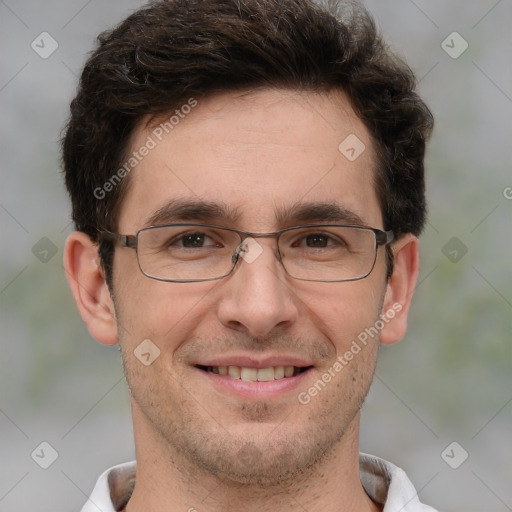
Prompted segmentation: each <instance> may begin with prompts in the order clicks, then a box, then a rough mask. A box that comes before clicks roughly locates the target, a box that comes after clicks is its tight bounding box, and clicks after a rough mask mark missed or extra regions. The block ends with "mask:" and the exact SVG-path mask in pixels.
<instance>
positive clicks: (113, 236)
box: [100, 230, 137, 249]
mask: <svg viewBox="0 0 512 512" xmlns="http://www.w3.org/2000/svg"><path fill="white" fill-rule="evenodd" d="M100 237H101V238H103V239H105V240H110V241H111V242H118V243H119V244H120V245H121V246H122V247H129V248H130V249H136V248H137V237H136V236H134V235H119V234H118V233H112V231H107V230H104V231H100Z"/></svg>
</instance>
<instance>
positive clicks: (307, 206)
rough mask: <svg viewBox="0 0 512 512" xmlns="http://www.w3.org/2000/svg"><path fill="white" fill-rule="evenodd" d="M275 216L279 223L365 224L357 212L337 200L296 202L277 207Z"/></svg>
mask: <svg viewBox="0 0 512 512" xmlns="http://www.w3.org/2000/svg"><path fill="white" fill-rule="evenodd" d="M276 218H277V222H278V224H280V225H283V224H290V223H297V222H298V223H303V222H306V223H315V222H318V223H322V222H340V223H343V224H354V225H358V226H364V225H365V222H364V221H363V219H362V218H361V217H360V216H359V215H358V214H357V213H355V212H354V211H352V210H349V209H348V208H345V207H344V206H343V205H341V204H339V203H337V202H326V203H323V202H311V203H296V204H294V205H292V206H291V207H287V208H280V209H278V210H277V211H276Z"/></svg>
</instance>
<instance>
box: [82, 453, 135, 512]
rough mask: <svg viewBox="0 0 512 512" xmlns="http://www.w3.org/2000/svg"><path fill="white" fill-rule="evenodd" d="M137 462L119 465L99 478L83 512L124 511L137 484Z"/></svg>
mask: <svg viewBox="0 0 512 512" xmlns="http://www.w3.org/2000/svg"><path fill="white" fill-rule="evenodd" d="M135 470H136V463H135V461H131V462H126V463H124V464H118V465H117V466H113V467H111V468H109V469H107V470H106V471H104V472H103V473H102V474H101V475H100V477H99V478H98V480H97V482H96V485H95V486H94V489H93V491H92V494H91V496H90V497H89V499H88V500H87V503H86V504H85V505H84V506H83V507H82V510H81V512H117V511H119V510H122V509H123V508H124V507H125V505H126V503H127V502H128V499H129V498H130V496H131V493H132V491H133V486H134V484H135Z"/></svg>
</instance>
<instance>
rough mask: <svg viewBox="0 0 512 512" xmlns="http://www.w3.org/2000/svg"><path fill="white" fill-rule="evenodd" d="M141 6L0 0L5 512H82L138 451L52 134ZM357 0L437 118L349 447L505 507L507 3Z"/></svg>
mask: <svg viewBox="0 0 512 512" xmlns="http://www.w3.org/2000/svg"><path fill="white" fill-rule="evenodd" d="M142 3H143V2H140V1H136V0H122V1H116V2H112V1H111V2H105V1H104V2H100V1H99V0H89V1H87V0H67V1H63V0H48V1H45V2H41V1H39V2H36V1H35V0H18V1H16V0H0V45H1V46H0V48H1V53H0V59H1V60H0V73H1V74H0V112H1V136H0V148H1V156H2V158H1V160H0V166H1V173H2V176H1V187H0V222H1V234H2V251H1V259H2V260H1V276H0V311H1V313H0V314H1V329H2V330H1V337H0V340H1V341H0V343H1V351H0V364H1V371H0V393H1V395H0V512H25V511H29V510H33V509H35V508H37V510H39V511H40V512H46V511H72V510H80V508H81V506H82V505H83V504H84V503H85V501H86V499H87V495H88V494H89V493H90V491H91V489H92V487H93V485H94V482H95V480H96V478H97V477H98V476H99V474H100V473H101V472H102V471H103V470H105V469H106V468H107V467H109V466H110V465H113V464H116V463H119V462H123V461H126V460H129V459H131V458H133V456H134V450H133V441H132V430H131V420H130V411H129V400H128V396H127V392H126V386H125V382H124V378H123V375H122V369H121V364H120V357H119V354H118V351H117V349H116V348H115V347H114V348H107V347H104V346H102V345H100V344H98V343H97V342H95V341H94V340H93V339H91V337H90V336H89V334H88V332H87V330H86V329H85V327H84V325H83V324H82V321H81V319H80V317H79V315H78V312H77V311H76V309H75V306H74V303H73V299H72V296H71V293H70V291H69V290H68V286H67V283H66V280H65V277H64V272H63V267H62V249H63V244H64V241H65V238H66V236H67V235H68V234H69V233H70V232H71V230H72V225H71V223H70V208H69V203H68V199H67V196H66V193H65V190H64V186H63V183H62V177H61V174H60V169H59V148H58V143H57V141H58V139H59V136H60V131H61V129H62V127H63V125H64V123H65V120H66V118H67V115H68V108H69V107H68V106H69V102H70V100H71V99H72V97H73V95H74V92H75V89H76V83H77V75H78V74H79V73H80V69H81V66H82V65H83V63H84V60H85V58H86V54H87V52H89V51H90V50H91V49H92V48H93V46H94V38H95V37H96V35H97V34H98V33H99V32H100V31H102V30H104V29H106V28H108V27H110V26H111V25H113V24H115V23H117V22H118V21H120V20H121V19H122V18H124V17H125V16H126V15H127V14H129V13H130V12H131V11H133V10H134V9H136V8H137V7H138V6H139V5H141V4H142ZM365 3H366V5H367V6H368V8H369V9H370V11H371V12H372V13H373V14H374V15H375V17H376V19H377V22H378V24H379V26H380V27H381V30H382V32H383V33H384V35H385V36H386V39H387V40H388V41H389V42H390V44H391V45H392V46H393V47H394V48H395V50H397V51H398V52H399V53H400V54H401V55H402V56H404V57H405V58H406V59H407V61H408V62H409V64H410V65H411V67H412V68H413V69H414V71H415V72H416V73H417V76H418V77H419V79H420V92H421V94H422V95H423V96H424V98H425V99H426V100H427V103H428V104H429V106H430V107H431V109H432V111H433V112H434V115H435V118H436V130H435V134H434V137H433V139H432V142H431V144H430V147H429V151H428V158H427V186H428V195H429V205H430V206H429V210H430V215H429V223H428V226H427V228H426V231H425V233H424V235H423V237H422V250H421V255H422V271H421V275H420V279H419V284H418V287H417V290H416V297H415V300H414V302H413V308H412V312H411V317H410V322H409V332H408V335H407V337H406V338H405V339H404V340H403V341H402V342H401V343H400V344H398V345H396V346H393V347H388V348H383V349H382V350H381V355H380V362H379V366H378V369H377V375H376V378H375V382H374V385H373V387H372V390H371V392H370V395H369V397H368V399H367V402H366V405H365V409H364V412H363V426H362V438H361V449H362V451H366V452H369V453H373V454H375V455H378V456H381V457H384V458H386V459H388V460H390V461H392V462H394V463H395V464H397V465H399V466H401V467H403V468H404V469H405V470H406V471H407V472H408V474H409V476H410V477H411V479H412V480H413V482H414V484H415V486H416V488H417V489H418V491H419V495H420V498H421V500H422V501H425V502H426V503H428V504H431V505H433V506H435V507H437V508H439V509H440V510H443V511H447V512H451V511H460V512H462V511H465V512H477V511H478V512H501V511H507V510H509V511H510V510H512V428H511V427H512V414H511V412H512V372H511V369H512V348H511V346H512V344H511V333H512V321H511V318H512V315H511V312H512V272H511V255H510V253H511V248H512V242H511V238H512V237H511V234H512V223H511V218H512V173H511V162H512V158H511V146H512V142H511V140H510V139H511V138H512V68H511V63H512V57H511V52H512V36H511V27H512V2H511V0H499V1H497V0H480V1H467V0H450V1H445V0H428V1H427V0H414V1H413V0H388V1H386V2H382V1H380V2H379V1H378V0H371V1H367V2H365ZM43 32H47V34H42V33H43ZM454 32H457V34H454ZM41 34H42V35H41ZM57 45H58V46H57ZM466 45H467V48H466ZM52 50H53V53H51V54H50V52H51V51H52ZM42 442H46V443H49V445H51V447H52V448H49V447H48V446H47V445H41V443H42ZM453 443H456V444H453ZM41 450H43V452H41ZM52 450H54V451H55V452H53V451H52ZM41 453H44V454H45V457H42V456H41ZM38 454H39V455H40V456H39V457H38V456H37V455H38ZM55 457H57V458H56V459H55V461H54V462H53V463H52V464H51V465H50V466H49V467H48V468H47V469H44V468H43V467H40V466H41V465H43V466H44V465H46V464H48V463H49V462H51V461H52V460H53V459H54V458H55ZM466 457H467V458H466ZM43 459H45V460H43Z"/></svg>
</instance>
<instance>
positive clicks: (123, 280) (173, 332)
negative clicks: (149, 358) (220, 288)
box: [114, 260, 212, 351]
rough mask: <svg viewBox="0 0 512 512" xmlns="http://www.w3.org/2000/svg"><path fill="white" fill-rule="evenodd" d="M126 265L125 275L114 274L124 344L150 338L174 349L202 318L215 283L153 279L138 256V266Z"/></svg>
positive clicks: (120, 330) (159, 344)
mask: <svg viewBox="0 0 512 512" xmlns="http://www.w3.org/2000/svg"><path fill="white" fill-rule="evenodd" d="M120 267H121V266H120V265H119V266H118V267H117V268H120ZM114 268H116V267H114ZM123 268H124V270H123V276H121V275H119V276H116V275H114V292H115V304H116V312H117V321H118V325H119V339H120V340H121V344H123V345H130V346H136V345H137V344H138V343H140V342H141V341H142V340H144V339H150V340H151V341H153V342H154V343H155V344H156V345H157V346H158V347H159V348H160V350H171V351H174V350H175V348H177V346H178V345H179V340H183V339H186V338H188V337H189V336H190V335H191V333H192V331H193V329H194V328H196V327H197V325H198V324H199V323H200V322H201V320H202V318H203V315H204V314H205V308H204V304H205V303H206V302H207V301H206V300H204V299H205V297H207V296H208V292H209V291H210V289H211V288H212V285H211V284H210V283H186V284H180V283H168V282H163V281H157V280H155V279H150V278H148V277H146V276H145V275H143V274H142V272H141V271H140V269H139V267H138V265H137V262H136V260H135V266H134V265H133V262H128V264H127V265H125V266H124V267H123ZM173 340H177V341H176V343H173ZM175 345H176V346H175Z"/></svg>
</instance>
